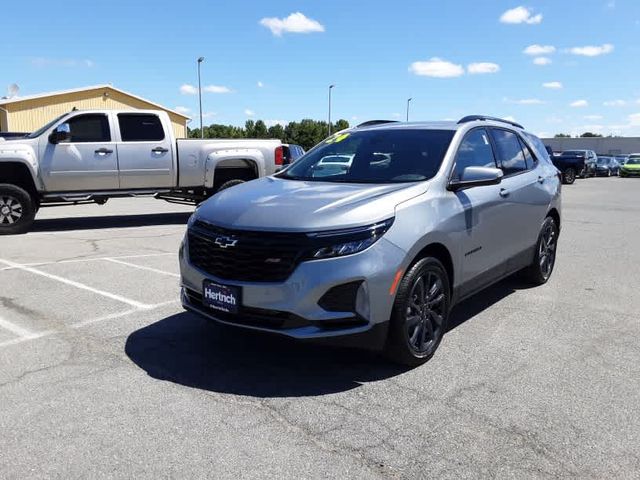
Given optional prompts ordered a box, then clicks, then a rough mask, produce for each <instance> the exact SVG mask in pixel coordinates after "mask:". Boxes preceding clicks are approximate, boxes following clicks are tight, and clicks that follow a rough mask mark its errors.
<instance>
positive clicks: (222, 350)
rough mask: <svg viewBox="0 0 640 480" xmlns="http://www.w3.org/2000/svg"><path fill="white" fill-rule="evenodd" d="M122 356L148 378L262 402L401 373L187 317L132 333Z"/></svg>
mask: <svg viewBox="0 0 640 480" xmlns="http://www.w3.org/2000/svg"><path fill="white" fill-rule="evenodd" d="M125 352H126V354H127V355H128V356H129V358H130V359H131V360H132V361H133V362H134V363H135V364H137V365H138V366H139V367H140V368H142V369H143V370H145V371H146V372H147V373H148V374H149V375H150V376H151V377H153V378H157V379H159V380H167V381H170V382H175V383H178V384H180V385H185V386H188V387H193V388H198V389H202V390H208V391H214V392H219V393H231V394H234V395H246V396H252V397H261V398H266V397H298V396H316V395H326V394H330V393H336V392H342V391H347V390H351V389H353V388H357V387H359V386H360V384H362V383H366V382H373V381H377V380H382V379H385V378H388V377H392V376H395V375H398V374H401V373H403V372H405V371H407V368H403V367H400V366H397V365H394V364H392V363H390V362H389V361H387V360H385V359H384V358H382V357H381V356H380V355H376V354H375V353H373V352H367V351H362V350H355V349H354V350H349V349H345V348H336V347H328V346H320V345H313V344H309V343H302V342H296V341H294V340H291V339H288V338H281V337H279V336H275V335H269V334H264V333H260V332H250V331H244V330H241V329H237V328H232V327H226V326H220V325H216V324H213V323H210V322H208V321H206V320H204V319H201V318H200V317H198V316H196V315H194V314H192V313H188V312H184V313H179V314H176V315H172V316H170V317H167V318H165V319H163V320H160V321H159V322H157V323H154V324H152V325H149V326H147V327H144V328H141V329H140V330H138V331H136V332H133V333H132V334H131V335H130V336H129V338H128V339H127V342H126V346H125Z"/></svg>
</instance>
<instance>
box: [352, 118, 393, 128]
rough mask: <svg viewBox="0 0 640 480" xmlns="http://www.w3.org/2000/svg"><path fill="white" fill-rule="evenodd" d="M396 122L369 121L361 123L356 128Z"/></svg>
mask: <svg viewBox="0 0 640 480" xmlns="http://www.w3.org/2000/svg"><path fill="white" fill-rule="evenodd" d="M396 122H397V120H369V121H368V122H362V123H361V124H360V125H358V126H357V127H356V128H360V127H370V126H372V125H382V124H384V123H396Z"/></svg>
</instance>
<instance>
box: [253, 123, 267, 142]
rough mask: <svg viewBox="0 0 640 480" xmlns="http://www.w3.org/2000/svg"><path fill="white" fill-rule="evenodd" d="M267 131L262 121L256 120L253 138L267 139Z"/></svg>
mask: <svg viewBox="0 0 640 480" xmlns="http://www.w3.org/2000/svg"><path fill="white" fill-rule="evenodd" d="M268 137H269V131H268V130H267V126H266V125H265V123H264V122H263V121H262V120H258V121H257V122H256V123H255V125H254V128H253V138H268Z"/></svg>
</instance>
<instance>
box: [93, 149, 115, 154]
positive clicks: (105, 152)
mask: <svg viewBox="0 0 640 480" xmlns="http://www.w3.org/2000/svg"><path fill="white" fill-rule="evenodd" d="M94 153H97V154H98V155H106V154H108V153H113V150H110V149H108V148H99V149H97V150H95V152H94Z"/></svg>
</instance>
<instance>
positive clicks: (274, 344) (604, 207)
mask: <svg viewBox="0 0 640 480" xmlns="http://www.w3.org/2000/svg"><path fill="white" fill-rule="evenodd" d="M639 199H640V181H635V180H634V179H619V178H606V179H605V178H603V179H587V180H582V181H578V182H576V184H575V185H573V186H565V187H564V188H563V203H564V205H563V206H564V211H563V216H564V218H563V230H562V233H561V236H560V245H559V252H558V261H557V264H556V270H555V272H554V275H553V277H552V279H551V281H550V282H549V283H548V284H547V285H545V286H542V287H539V288H526V287H525V286H523V285H521V284H519V283H518V282H517V281H515V280H511V279H510V280H507V281H504V282H501V283H500V284H498V285H496V286H494V287H492V288H491V289H489V290H488V291H486V292H484V293H482V294H480V295H478V296H477V297H475V298H473V299H471V300H469V301H467V302H465V303H463V304H461V305H460V306H459V307H457V308H456V310H455V311H454V313H453V318H452V323H453V325H452V329H451V331H450V332H449V333H448V334H447V335H446V337H445V339H444V342H443V344H442V346H441V348H440V350H439V351H438V352H437V353H436V355H435V357H434V358H433V359H432V360H431V361H430V362H428V363H427V364H426V365H424V366H422V367H420V368H416V369H414V370H407V369H403V368H399V367H396V366H393V365H390V364H388V363H386V362H385V361H384V360H382V359H380V358H378V357H377V356H375V355H373V354H370V353H364V352H358V351H350V350H340V349H332V348H322V347H317V346H308V345H301V344H298V343H294V342H289V341H285V340H281V339H279V338H273V337H268V336H262V335H255V334H248V333H245V332H238V331H236V330H232V329H227V328H220V327H216V326H214V325H211V324H209V323H206V322H205V321H203V320H201V319H199V318H198V317H196V316H194V315H192V314H188V313H185V312H183V311H182V309H181V307H180V305H179V303H178V282H179V279H178V265H177V249H178V245H179V243H180V240H181V237H182V235H183V233H184V228H185V223H186V220H187V218H188V215H189V212H190V208H188V207H179V206H178V207H176V206H175V205H169V204H165V203H163V202H158V201H155V200H152V199H131V200H112V201H110V202H109V203H108V204H107V205H105V206H81V207H73V208H71V207H61V208H49V209H43V210H42V211H41V214H40V215H39V220H37V221H36V224H35V226H34V229H33V232H31V233H29V234H27V235H23V236H15V237H1V238H0V286H1V287H0V477H2V478H25V477H39V478H44V477H47V478H51V477H58V478H79V477H83V478H101V477H127V478H140V477H144V478H157V477H199V478H201V477H205V476H207V477H212V478H230V477H233V478H238V477H240V478H283V477H288V478H291V477H299V478H326V477H341V478H346V477H349V478H369V477H391V478H416V477H419V478H436V477H443V478H479V477H500V478H518V479H521V478H546V477H554V478H555V477H580V478H638V476H639V475H640V473H639V472H640V415H638V405H640V368H638V365H639V364H640V344H639V343H638V339H639V338H640V313H639V312H640V295H638V292H640V268H638V265H640V248H639V244H638V242H639V241H640V201H639Z"/></svg>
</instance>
